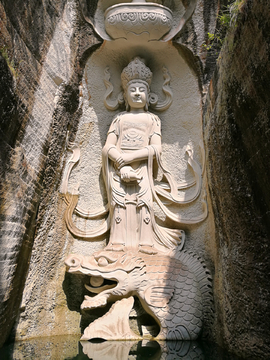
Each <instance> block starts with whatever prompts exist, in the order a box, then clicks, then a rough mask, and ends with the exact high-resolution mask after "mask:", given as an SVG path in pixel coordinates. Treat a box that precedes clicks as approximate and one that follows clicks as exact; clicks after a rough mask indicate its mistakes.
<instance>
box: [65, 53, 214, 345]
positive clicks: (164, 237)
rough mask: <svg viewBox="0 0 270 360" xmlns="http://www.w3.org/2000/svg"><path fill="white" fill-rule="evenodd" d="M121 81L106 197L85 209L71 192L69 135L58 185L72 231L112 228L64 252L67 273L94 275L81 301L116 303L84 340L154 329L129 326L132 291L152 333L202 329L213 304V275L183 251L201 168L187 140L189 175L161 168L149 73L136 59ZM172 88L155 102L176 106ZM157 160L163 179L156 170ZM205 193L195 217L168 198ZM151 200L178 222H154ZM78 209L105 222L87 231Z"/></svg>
mask: <svg viewBox="0 0 270 360" xmlns="http://www.w3.org/2000/svg"><path fill="white" fill-rule="evenodd" d="M164 73H165V81H164V84H163V88H165V87H166V89H169V90H170V88H169V78H168V72H167V71H165V72H164ZM107 81H108V82H109V80H107ZM121 81H122V88H123V96H122V100H121V101H122V103H123V102H124V101H125V103H126V111H123V112H120V113H118V114H117V115H116V116H115V117H114V119H113V121H112V123H111V126H110V128H109V131H108V134H107V140H106V143H105V145H104V147H103V151H102V170H103V178H104V182H105V186H106V191H107V197H108V204H107V205H106V206H105V207H101V208H100V209H97V210H96V211H88V210H85V209H83V208H80V207H79V206H78V205H77V203H78V198H79V194H78V190H76V193H73V194H70V193H68V190H67V189H68V179H69V175H70V173H71V171H72V168H73V166H74V165H75V164H76V163H77V162H78V161H79V159H80V149H79V148H78V147H76V146H75V144H71V150H72V152H73V153H72V156H71V158H70V160H69V161H68V164H67V168H66V171H65V174H64V178H63V183H62V189H61V190H62V192H63V193H64V194H65V201H66V203H67V209H66V211H65V215H64V216H65V221H66V225H67V228H68V230H69V231H70V233H71V234H72V235H73V236H74V237H76V238H79V239H80V240H91V241H95V240H98V239H99V238H100V236H101V235H103V234H105V233H106V232H107V231H108V230H110V233H109V241H108V244H107V246H106V247H105V248H104V249H103V250H101V251H99V252H96V253H94V254H93V255H91V256H87V255H85V254H84V255H81V254H71V255H69V256H68V257H67V259H66V261H65V263H66V266H67V270H68V272H70V273H75V274H84V275H88V276H89V284H85V287H86V289H87V290H88V291H89V292H90V293H92V295H93V294H94V296H88V295H86V296H85V299H84V301H83V303H82V304H81V309H83V310H91V309H95V308H98V307H103V306H105V305H106V304H107V303H110V302H112V303H114V304H113V305H112V307H111V308H110V310H109V311H108V312H107V313H106V314H105V315H104V316H102V317H100V318H98V319H97V320H95V321H94V322H92V323H91V324H90V325H89V326H88V327H87V328H86V329H85V330H84V334H83V336H82V339H83V340H88V339H92V338H95V337H100V338H103V339H107V340H119V339H126V340H127V339H140V338H145V337H146V338H147V337H149V333H148V332H144V331H142V333H141V334H135V333H134V332H133V331H132V330H131V329H130V327H129V315H130V312H131V311H132V308H133V305H134V296H136V297H137V298H138V299H139V301H140V303H141V306H142V307H143V309H144V311H145V312H146V313H148V314H150V315H151V316H152V317H153V318H154V319H155V320H156V323H157V325H158V327H159V331H158V332H157V333H153V334H151V335H150V336H152V337H155V338H156V339H172V340H177V339H179V340H194V339H196V338H197V337H198V336H199V334H200V332H201V329H202V325H203V322H204V319H205V316H206V315H207V314H208V313H209V312H211V301H212V293H211V276H210V273H209V271H208V270H207V269H206V267H205V265H204V263H203V261H202V260H201V259H200V258H199V257H198V256H196V255H195V254H193V253H188V252H186V251H185V250H183V247H184V244H185V232H184V231H183V230H182V229H180V228H179V227H181V225H184V224H185V226H188V225H191V224H197V223H199V222H201V221H203V220H204V219H205V218H206V217H207V213H208V210H207V203H206V199H205V196H203V195H202V196H200V195H201V192H202V176H203V171H202V169H201V167H200V165H199V164H198V163H197V162H196V161H195V160H194V157H193V151H192V149H191V147H189V146H187V147H186V153H187V155H188V160H187V162H188V165H189V166H190V168H191V169H192V171H193V174H194V179H193V180H191V181H189V182H187V181H185V182H182V183H180V184H177V183H176V182H175V180H174V179H173V177H172V175H171V173H170V172H169V171H168V170H166V169H165V168H164V166H163V164H162V161H161V124H160V119H159V117H158V116H157V115H155V114H153V113H151V112H150V111H148V107H149V106H150V107H153V102H151V99H152V98H153V96H152V95H151V89H150V86H151V81H152V72H151V70H150V69H149V68H148V67H147V66H146V65H145V63H144V62H143V61H142V59H140V58H138V57H137V58H135V59H134V60H132V61H131V62H130V63H129V64H128V65H127V66H126V67H125V68H124V69H123V71H122V74H121ZM165 83H166V84H165ZM105 85H106V87H107V91H106V95H105V104H107V105H106V106H107V108H108V109H110V110H115V109H117V107H118V106H119V103H120V104H121V102H119V101H117V103H115V104H114V105H111V104H110V105H109V106H108V103H109V100H108V99H109V97H110V94H111V92H112V88H110V84H109V85H108V83H106V82H105ZM169 90H168V93H169V94H170V95H169V96H168V98H167V99H166V100H165V101H164V102H163V103H162V102H158V100H157V101H156V102H155V103H154V106H157V107H159V110H165V109H167V108H168V107H169V106H170V104H171V102H172V94H171V91H169ZM157 107H156V109H157ZM154 162H155V163H156V165H157V167H158V168H159V172H160V174H161V175H162V176H161V177H160V178H161V179H162V181H158V180H157V179H155V178H154V171H153V164H154ZM203 167H204V164H202V168H203ZM179 190H180V191H181V192H182V193H184V194H183V195H182V194H180V193H179ZM199 199H200V201H201V203H202V207H203V211H202V214H201V215H200V216H197V217H195V216H193V217H190V218H185V217H184V216H182V215H181V214H180V213H179V212H173V211H172V210H171V208H170V205H175V206H179V208H180V207H181V205H187V204H192V203H194V202H195V201H196V200H199ZM154 203H155V204H156V205H157V206H158V207H159V209H160V210H161V211H162V212H163V213H164V214H165V216H166V218H167V219H170V220H172V221H173V222H174V224H175V227H174V228H170V227H167V226H166V224H167V222H166V224H165V226H164V225H160V224H159V223H158V222H157V221H156V217H155V213H154ZM73 215H75V216H81V217H84V218H85V219H87V220H91V219H95V218H100V217H103V218H104V221H103V223H101V225H99V226H97V228H95V229H91V230H86V231H85V230H81V229H79V228H78V227H77V226H76V225H75V224H74V222H73V219H72V216H73Z"/></svg>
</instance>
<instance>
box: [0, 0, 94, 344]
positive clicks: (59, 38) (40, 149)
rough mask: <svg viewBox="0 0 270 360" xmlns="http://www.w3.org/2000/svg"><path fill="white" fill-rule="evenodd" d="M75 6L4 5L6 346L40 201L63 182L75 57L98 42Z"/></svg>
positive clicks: (74, 97) (74, 98)
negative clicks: (83, 25) (61, 156)
mask: <svg viewBox="0 0 270 360" xmlns="http://www.w3.org/2000/svg"><path fill="white" fill-rule="evenodd" d="M75 8H76V2H72V1H66V2H61V3H59V2H57V1H55V2H47V1H43V2H40V3H39V4H37V3H36V2H35V1H28V2H21V3H20V4H16V7H14V4H12V3H10V2H8V1H3V2H2V3H1V4H0V14H1V16H0V18H1V28H0V31H1V36H0V49H1V60H0V68H1V73H0V77H1V87H0V88H1V132H0V136H1V142H0V143H1V166H0V168H1V218H0V221H1V280H0V282H1V287H0V289H1V292H0V294H1V310H0V322H1V326H0V328H1V344H2V343H3V342H4V341H5V340H6V338H7V336H8V334H9V332H10V329H11V327H12V325H13V323H14V320H15V318H16V316H17V314H18V310H19V306H20V302H21V298H22V291H23V288H24V283H25V278H26V274H27V270H28V265H29V260H30V255H31V251H32V244H33V238H34V234H35V231H36V217H37V210H38V207H39V205H41V206H40V207H39V209H40V211H39V218H41V217H42V214H43V212H42V204H40V199H41V196H42V198H43V202H46V201H49V199H50V191H48V189H49V188H50V189H51V191H53V189H54V185H55V184H57V179H58V178H57V176H55V175H56V174H57V168H58V166H59V151H60V152H61V151H62V150H61V149H63V147H64V144H65V140H66V134H67V129H68V126H69V121H70V117H69V114H70V113H74V111H75V110H76V108H77V106H78V83H79V77H80V69H81V66H80V64H79V63H77V54H78V53H79V54H81V58H82V59H83V54H84V51H85V48H86V46H85V41H88V47H89V45H90V46H91V45H94V44H95V43H97V42H96V40H94V39H90V41H89V37H90V36H91V35H90V32H91V29H90V30H89V27H88V28H87V29H84V28H82V30H81V31H80V34H85V37H84V38H83V40H82V41H81V42H80V36H79V32H78V31H77V32H76V30H78V27H79V22H78V21H76V19H74V11H75ZM77 13H78V11H76V14H77ZM91 40H92V41H91ZM82 63H83V60H82ZM74 84H76V85H74ZM58 103H59V105H57V104H58ZM74 123H75V124H76V117H75V121H74ZM70 128H71V129H72V126H70ZM52 154H54V155H53V156H52ZM45 168H46V171H45ZM43 180H44V182H43ZM42 190H43V191H44V192H43V195H41V194H42Z"/></svg>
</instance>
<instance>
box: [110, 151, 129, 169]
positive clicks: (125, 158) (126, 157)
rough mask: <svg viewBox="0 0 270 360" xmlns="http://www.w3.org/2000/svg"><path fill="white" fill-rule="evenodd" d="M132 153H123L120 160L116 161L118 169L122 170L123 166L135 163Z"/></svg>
mask: <svg viewBox="0 0 270 360" xmlns="http://www.w3.org/2000/svg"><path fill="white" fill-rule="evenodd" d="M133 160H134V159H133V156H132V154H131V153H121V155H120V156H119V158H118V159H116V161H115V165H116V167H117V169H121V168H122V167H123V166H125V165H128V164H130V163H131V162H132V161H133Z"/></svg>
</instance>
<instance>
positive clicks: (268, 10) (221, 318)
mask: <svg viewBox="0 0 270 360" xmlns="http://www.w3.org/2000/svg"><path fill="white" fill-rule="evenodd" d="M269 34H270V3H269V2H264V1H259V0H256V1H250V0H248V1H246V3H245V2H244V3H243V5H242V7H241V9H240V14H239V16H238V19H237V22H236V24H235V25H233V28H232V29H231V31H230V33H229V34H228V39H227V42H226V45H225V46H224V48H223V50H222V52H221V54H220V58H219V60H218V66H217V69H216V72H215V75H214V78H213V79H212V82H211V84H210V89H209V94H208V100H207V104H206V109H205V110H206V111H205V117H204V136H205V145H206V149H207V173H208V180H209V188H210V193H211V198H212V203H213V210H214V216H215V224H216V259H215V268H216V270H215V271H216V275H215V296H216V304H217V314H218V324H217V338H218V341H219V343H220V344H222V345H223V346H225V347H227V348H228V349H229V350H230V351H232V352H234V353H237V354H239V355H241V356H243V357H244V358H246V359H254V358H256V359H266V358H268V357H269V356H270V346H269V345H270V343H269V339H270V331H269V330H270V327H269V323H270V311H269V305H270V303H269V298H270V285H269V284H270V283H269V278H270V252H269V235H270V215H269V214H270V213H269V208H270V188H269V179H270V169H269V160H270V137H269V133H270V125H269V118H270V91H269V83H270V62H269V60H270V38H269Z"/></svg>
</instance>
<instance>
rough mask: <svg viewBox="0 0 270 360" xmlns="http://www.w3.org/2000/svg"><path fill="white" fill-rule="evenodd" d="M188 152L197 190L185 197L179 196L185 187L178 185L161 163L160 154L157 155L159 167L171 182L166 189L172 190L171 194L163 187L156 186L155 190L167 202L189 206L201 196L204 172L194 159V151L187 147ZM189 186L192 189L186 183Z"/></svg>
mask: <svg viewBox="0 0 270 360" xmlns="http://www.w3.org/2000/svg"><path fill="white" fill-rule="evenodd" d="M186 152H187V154H188V156H189V157H188V164H189V165H190V166H191V168H192V170H193V172H194V175H195V182H193V184H196V187H195V190H194V191H193V192H192V193H191V194H190V195H186V194H185V195H183V196H179V195H178V190H179V189H181V188H183V187H182V186H183V185H180V186H179V185H177V184H176V183H175V181H174V179H173V177H172V175H171V173H170V172H169V171H168V170H166V169H165V168H164V167H163V166H162V164H161V161H160V156H159V154H156V159H157V162H158V165H159V167H160V168H161V169H162V170H163V173H164V175H165V177H166V179H167V180H168V182H169V187H167V188H166V190H170V192H167V191H166V190H165V189H164V188H163V187H162V186H159V185H156V186H155V190H156V192H157V193H158V194H159V195H161V196H163V197H164V198H166V199H167V200H170V201H173V202H175V203H177V204H189V203H191V202H193V201H194V200H196V199H197V198H198V196H199V195H200V192H201V187H202V171H201V168H200V166H199V164H198V163H197V162H196V161H195V160H194V159H193V151H192V149H191V148H190V147H187V149H186ZM186 184H187V185H189V186H186V187H190V186H191V185H190V184H191V183H189V184H188V183H186Z"/></svg>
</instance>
